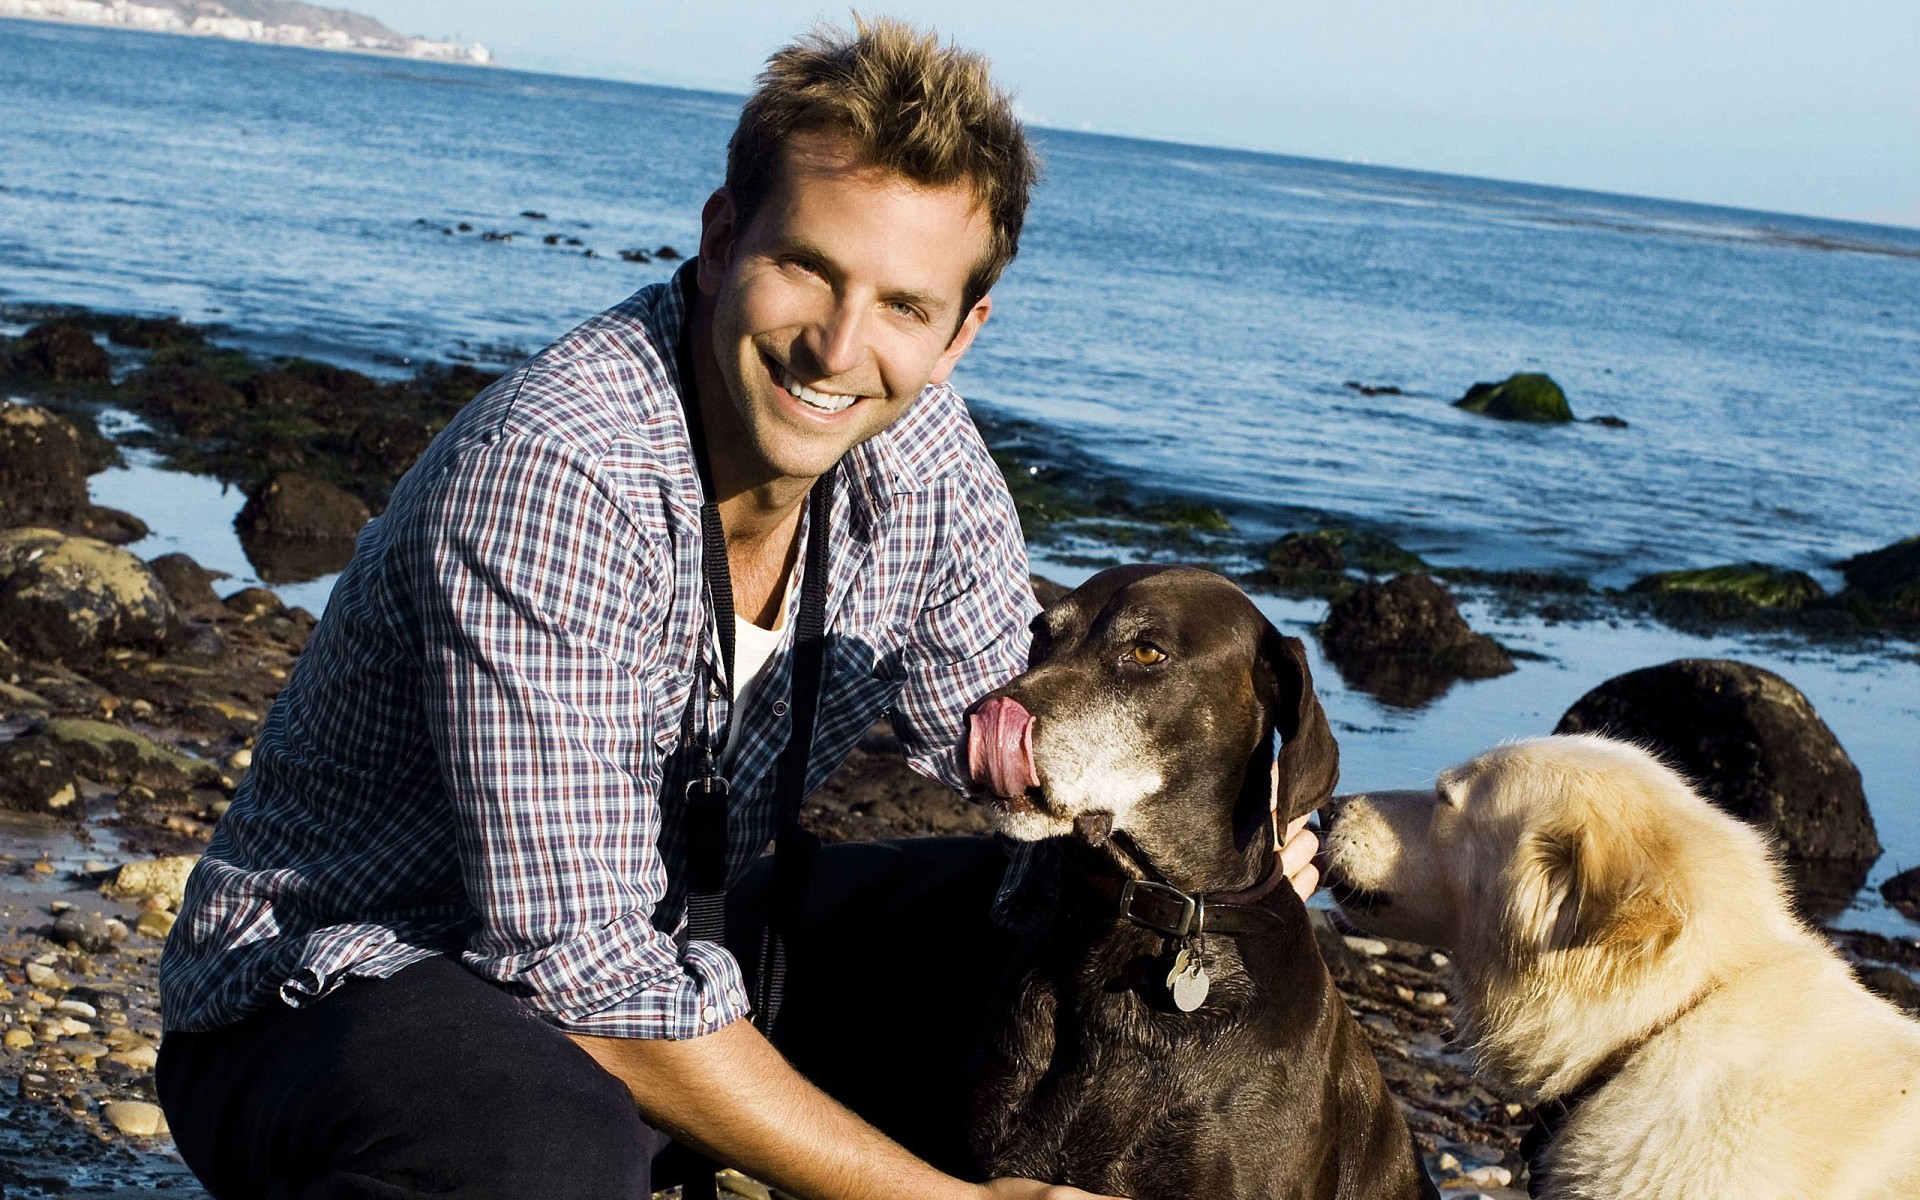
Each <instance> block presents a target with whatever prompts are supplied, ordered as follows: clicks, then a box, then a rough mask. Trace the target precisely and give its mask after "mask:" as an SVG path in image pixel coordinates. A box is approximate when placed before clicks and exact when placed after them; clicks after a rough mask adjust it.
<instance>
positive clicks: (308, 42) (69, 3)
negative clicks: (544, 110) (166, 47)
mask: <svg viewBox="0 0 1920 1200" xmlns="http://www.w3.org/2000/svg"><path fill="white" fill-rule="evenodd" d="M0 17H26V18H31V19H36V20H43V21H73V22H78V23H84V24H89V25H124V26H126V27H127V28H130V29H146V30H151V31H154V32H157V33H181V34H192V35H198V36H201V37H221V38H231V39H234V40H236V41H243V42H272V43H274V44H277V45H282V46H308V47H312V48H314V49H318V50H348V51H356V52H359V53H363V54H398V55H403V56H405V57H407V58H430V59H439V60H442V61H445V62H460V63H473V64H481V65H487V64H492V63H493V61H494V59H493V55H492V54H490V53H489V52H488V51H487V48H486V47H485V46H482V45H480V44H479V43H477V42H476V43H474V44H472V45H466V44H464V43H461V42H442V41H435V40H434V39H432V38H421V37H409V36H407V35H406V34H403V33H396V32H394V31H393V30H391V29H389V28H387V27H386V26H385V25H383V24H381V23H380V22H379V21H376V20H374V19H373V18H372V17H369V16H366V15H364V14H362V13H356V12H348V11H347V10H346V9H343V8H322V7H321V6H319V5H317V4H302V3H299V0H224V2H216V0H0Z"/></svg>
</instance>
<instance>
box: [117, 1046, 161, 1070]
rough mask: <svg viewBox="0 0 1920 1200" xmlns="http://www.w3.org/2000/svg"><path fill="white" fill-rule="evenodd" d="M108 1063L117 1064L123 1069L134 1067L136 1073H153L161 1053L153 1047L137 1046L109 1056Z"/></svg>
mask: <svg viewBox="0 0 1920 1200" xmlns="http://www.w3.org/2000/svg"><path fill="white" fill-rule="evenodd" d="M107 1061H108V1062H117V1063H119V1064H120V1065H121V1066H123V1067H132V1068H133V1069H134V1070H136V1071H151V1070H153V1068H154V1064H156V1063H158V1062H159V1061H160V1052H159V1051H158V1050H155V1049H154V1048H153V1047H152V1046H135V1047H134V1048H133V1049H131V1050H116V1051H113V1052H112V1053H110V1054H108V1055H107Z"/></svg>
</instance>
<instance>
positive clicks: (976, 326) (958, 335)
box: [927, 296, 993, 383]
mask: <svg viewBox="0 0 1920 1200" xmlns="http://www.w3.org/2000/svg"><path fill="white" fill-rule="evenodd" d="M992 315H993V297H992V296H982V297H980V298H979V299H978V300H975V301H974V302H973V307H972V308H970V309H968V310H967V315H966V316H964V317H962V318H960V327H959V328H958V329H956V330H954V331H953V338H952V340H951V341H949V342H948V343H947V348H946V349H945V350H943V351H941V352H940V357H939V358H938V359H936V360H935V361H934V364H933V374H931V375H929V376H927V382H928V383H945V382H946V381H947V377H948V376H949V375H952V374H953V369H954V367H956V366H958V365H959V363H960V356H961V355H963V354H965V353H966V352H967V347H969V346H971V345H973V339H974V338H975V337H977V336H979V333H980V327H981V326H982V325H985V324H986V323H987V318H988V317H990V316H992Z"/></svg>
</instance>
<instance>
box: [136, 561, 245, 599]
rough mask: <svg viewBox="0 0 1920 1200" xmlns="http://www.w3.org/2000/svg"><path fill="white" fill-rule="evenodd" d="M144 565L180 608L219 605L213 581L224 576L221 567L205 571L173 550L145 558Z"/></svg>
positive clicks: (225, 576)
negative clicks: (172, 552)
mask: <svg viewBox="0 0 1920 1200" xmlns="http://www.w3.org/2000/svg"><path fill="white" fill-rule="evenodd" d="M147 569H148V570H150V571H152V572H153V574H154V578H156V579H158V580H159V581H160V586H162V587H164V588H166V589H167V597H168V599H170V600H172V601H173V604H174V607H175V608H177V609H179V610H180V611H182V612H214V611H218V609H219V608H220V597H219V596H217V595H215V594H214V591H213V581H214V580H216V579H225V578H227V575H226V573H225V572H224V571H209V570H207V569H206V568H205V567H203V566H201V565H200V564H199V563H197V562H195V561H193V559H192V558H191V557H189V556H188V555H185V554H177V553H176V554H162V555H161V556H160V557H158V558H150V559H148V560H147Z"/></svg>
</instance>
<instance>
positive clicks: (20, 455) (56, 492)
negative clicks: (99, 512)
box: [0, 404, 88, 526]
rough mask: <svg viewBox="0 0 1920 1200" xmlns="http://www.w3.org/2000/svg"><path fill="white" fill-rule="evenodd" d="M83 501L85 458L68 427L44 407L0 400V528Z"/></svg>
mask: <svg viewBox="0 0 1920 1200" xmlns="http://www.w3.org/2000/svg"><path fill="white" fill-rule="evenodd" d="M87 504H88V501H87V460H86V455H85V453H84V452H83V451H82V450H81V447H80V437H79V435H78V434H77V433H75V432H74V428H73V426H71V425H69V424H68V423H67V422H65V421H63V420H61V419H60V418H59V417H57V416H55V415H54V414H52V413H50V412H48V411H47V410H46V409H44V408H35V407H33V406H32V405H27V404H0V526H13V525H25V524H28V523H30V522H32V521H34V520H36V519H38V518H40V517H42V516H44V515H46V514H48V513H62V514H64V513H68V512H71V511H73V510H74V509H77V508H85V507H87Z"/></svg>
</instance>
